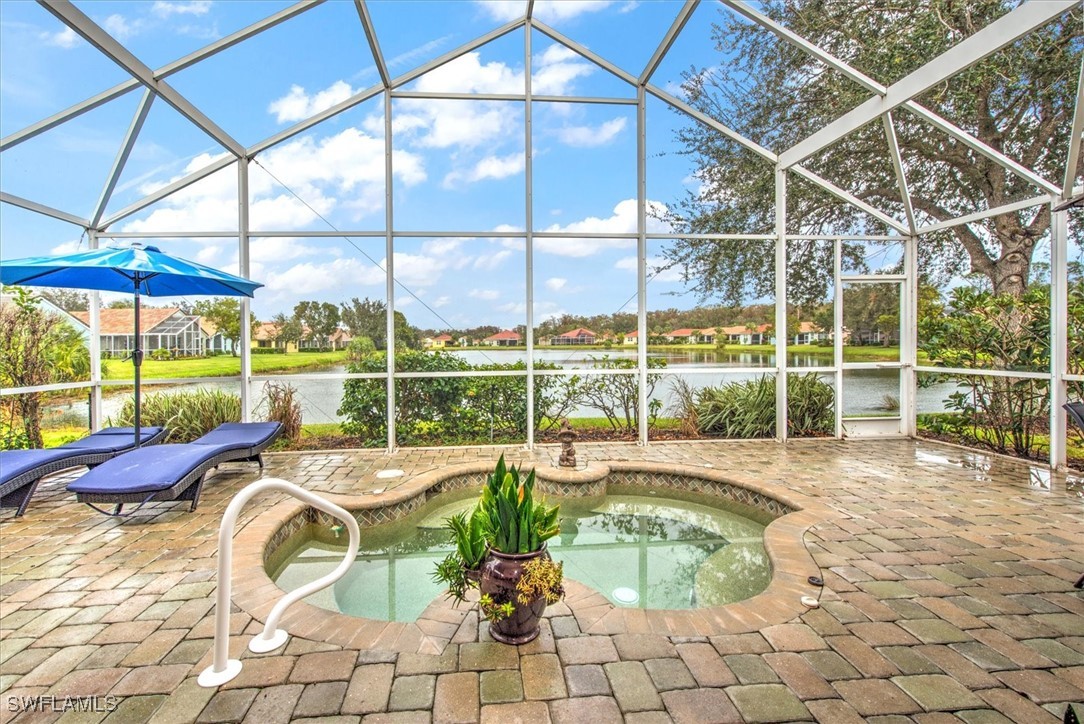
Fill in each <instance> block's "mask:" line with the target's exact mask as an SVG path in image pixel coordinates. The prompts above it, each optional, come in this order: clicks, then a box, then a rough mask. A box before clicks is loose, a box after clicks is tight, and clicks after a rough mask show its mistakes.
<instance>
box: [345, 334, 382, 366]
mask: <svg viewBox="0 0 1084 724" xmlns="http://www.w3.org/2000/svg"><path fill="white" fill-rule="evenodd" d="M375 351H376V345H375V344H374V343H373V340H372V339H371V338H369V337H366V336H364V335H362V336H360V337H354V339H352V340H351V341H350V344H349V345H348V346H347V348H346V358H347V359H348V360H349V361H351V362H358V361H360V360H361V359H363V358H364V357H365V356H366V355H370V354H372V353H373V352H375Z"/></svg>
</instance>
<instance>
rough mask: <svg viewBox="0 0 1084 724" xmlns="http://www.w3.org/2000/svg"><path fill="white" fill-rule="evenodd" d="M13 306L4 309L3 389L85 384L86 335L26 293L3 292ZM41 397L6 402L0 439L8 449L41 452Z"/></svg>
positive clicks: (0, 325) (0, 315)
mask: <svg viewBox="0 0 1084 724" xmlns="http://www.w3.org/2000/svg"><path fill="white" fill-rule="evenodd" d="M4 292H5V293H6V294H10V295H11V298H12V301H13V304H5V305H4V306H3V307H0V387H35V386H38V385H48V384H54V383H58V382H72V381H76V380H85V379H87V378H88V377H89V376H90V354H89V352H88V351H87V348H86V345H85V343H84V341H83V337H82V335H81V334H80V333H79V331H78V330H76V329H75V327H73V326H72V325H71V324H68V323H67V322H66V321H64V319H63V318H61V317H60V315H57V314H53V313H50V312H46V311H44V310H43V309H41V306H40V304H39V300H38V298H37V297H35V296H34V295H33V294H32V293H31V292H29V291H28V290H27V289H25V288H22V287H4ZM43 394H44V393H41V392H30V393H26V394H22V395H14V396H7V397H5V398H3V401H2V403H0V404H2V410H3V421H2V422H0V438H2V439H3V440H5V442H4V444H5V445H12V446H14V445H24V443H25V446H27V447H34V448H40V447H42V445H43V441H42V436H41V402H42V395H43Z"/></svg>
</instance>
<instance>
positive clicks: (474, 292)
mask: <svg viewBox="0 0 1084 724" xmlns="http://www.w3.org/2000/svg"><path fill="white" fill-rule="evenodd" d="M467 296H468V297H472V298H474V299H482V300H485V301H493V300H494V299H496V298H498V297H499V296H501V293H500V292H498V291H496V290H495V289H471V290H470V291H469V292H467Z"/></svg>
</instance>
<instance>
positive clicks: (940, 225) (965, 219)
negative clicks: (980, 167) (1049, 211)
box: [918, 196, 1050, 236]
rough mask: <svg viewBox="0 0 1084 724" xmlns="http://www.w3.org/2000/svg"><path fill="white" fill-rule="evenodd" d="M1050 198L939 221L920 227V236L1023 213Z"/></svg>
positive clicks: (1041, 198) (1017, 202)
mask: <svg viewBox="0 0 1084 724" xmlns="http://www.w3.org/2000/svg"><path fill="white" fill-rule="evenodd" d="M1049 201H1050V196H1033V197H1032V198H1030V199H1023V200H1022V201H1015V202H1013V203H1011V204H1005V205H1004V206H997V207H994V208H992V209H986V210H985V211H976V212H975V213H973V214H967V215H965V216H958V217H956V218H955V219H948V220H946V221H938V222H937V223H936V224H930V225H929V226H920V227H919V228H918V234H919V236H922V235H924V234H930V233H932V232H934V231H940V230H941V229H950V228H952V227H953V226H960V225H961V224H970V223H971V222H972V221H982V220H983V219H988V218H990V217H991V216H1000V215H1001V214H1011V213H1013V212H1014V211H1022V210H1023V209H1030V208H1031V207H1033V206H1038V205H1039V204H1045V203H1049Z"/></svg>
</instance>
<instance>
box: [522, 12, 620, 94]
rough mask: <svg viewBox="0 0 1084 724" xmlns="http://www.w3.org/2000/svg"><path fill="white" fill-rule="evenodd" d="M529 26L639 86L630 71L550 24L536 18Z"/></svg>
mask: <svg viewBox="0 0 1084 724" xmlns="http://www.w3.org/2000/svg"><path fill="white" fill-rule="evenodd" d="M531 26H532V27H534V28H535V29H537V30H538V32H540V33H542V34H543V35H546V36H549V38H550V40H556V41H557V42H558V43H560V44H561V45H563V46H565V47H566V48H568V49H569V50H572V51H575V52H576V53H579V54H580V55H582V56H583V57H584V58H586V59H587V60H589V61H591V62H592V63H594V64H595V65H597V66H598V67H599V68H602V69H603V70H604V71H606V72H607V73H611V74H613V75H616V76H617V77H618V78H620V79H621V80H623V81H625V82H626V83H628V84H629V85H631V86H639V85H640V81H639V79H638V78H634V77H633V76H632V74H631V73H627V72H625V71H623V70H621V69H620V68H618V67H617V66H616V65H614V64H613V63H611V62H610V61H608V60H606V59H605V58H603V57H602V56H601V55H599V54H598V53H594V52H592V51H591V50H589V49H588V48H587V46H585V45H580V44H579V43H577V42H576V41H575V40H572V39H571V38H569V37H566V36H564V35H562V34H561V33H559V32H557V31H556V30H554V29H553V28H551V27H550V26H548V25H546V24H545V23H541V22H539V21H537V20H534V21H532V23H531Z"/></svg>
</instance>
